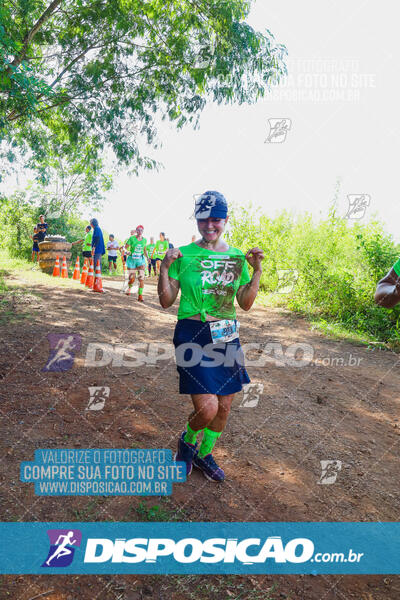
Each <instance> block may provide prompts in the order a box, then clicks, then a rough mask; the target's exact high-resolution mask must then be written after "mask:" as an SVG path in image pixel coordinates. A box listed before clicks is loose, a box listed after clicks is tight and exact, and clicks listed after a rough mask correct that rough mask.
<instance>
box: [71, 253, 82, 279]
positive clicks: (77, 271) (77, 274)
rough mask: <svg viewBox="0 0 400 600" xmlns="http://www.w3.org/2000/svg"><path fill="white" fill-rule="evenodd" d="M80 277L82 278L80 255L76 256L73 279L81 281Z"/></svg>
mask: <svg viewBox="0 0 400 600" xmlns="http://www.w3.org/2000/svg"><path fill="white" fill-rule="evenodd" d="M80 278H81V270H80V266H79V256H77V257H76V263H75V269H74V274H73V275H72V279H75V281H79V280H80Z"/></svg>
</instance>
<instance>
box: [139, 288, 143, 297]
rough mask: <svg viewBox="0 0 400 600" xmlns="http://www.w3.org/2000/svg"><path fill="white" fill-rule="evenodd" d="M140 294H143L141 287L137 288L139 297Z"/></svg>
mask: <svg viewBox="0 0 400 600" xmlns="http://www.w3.org/2000/svg"><path fill="white" fill-rule="evenodd" d="M142 294H143V288H142V287H140V288H139V296H141V295H142Z"/></svg>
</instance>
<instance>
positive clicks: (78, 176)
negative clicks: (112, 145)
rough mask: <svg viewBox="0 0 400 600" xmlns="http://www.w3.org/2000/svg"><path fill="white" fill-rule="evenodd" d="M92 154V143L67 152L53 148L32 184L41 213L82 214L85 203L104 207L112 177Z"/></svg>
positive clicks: (57, 214) (33, 193)
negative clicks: (105, 196)
mask: <svg viewBox="0 0 400 600" xmlns="http://www.w3.org/2000/svg"><path fill="white" fill-rule="evenodd" d="M92 154H93V148H91V147H90V146H89V147H88V146H83V147H81V146H79V147H76V146H73V147H72V150H71V149H70V151H69V152H66V153H63V152H61V153H60V152H57V151H56V149H54V148H53V149H52V152H51V153H50V154H49V156H48V157H47V159H46V161H45V163H41V164H40V166H39V165H38V169H37V178H36V181H35V182H34V183H31V185H30V192H31V194H30V195H31V198H32V199H33V200H35V201H36V204H37V205H38V206H39V207H40V212H43V213H44V214H46V215H53V216H55V217H56V218H60V217H62V216H63V215H72V214H76V213H78V214H79V212H80V210H81V209H82V208H83V207H84V206H90V207H91V209H92V210H94V211H96V209H98V208H99V207H100V205H101V204H102V201H103V200H104V192H106V191H108V190H109V189H111V187H112V177H111V175H108V174H107V173H105V172H104V169H103V163H102V161H101V159H99V158H97V159H96V158H94V157H93V155H92ZM39 167H40V168H39Z"/></svg>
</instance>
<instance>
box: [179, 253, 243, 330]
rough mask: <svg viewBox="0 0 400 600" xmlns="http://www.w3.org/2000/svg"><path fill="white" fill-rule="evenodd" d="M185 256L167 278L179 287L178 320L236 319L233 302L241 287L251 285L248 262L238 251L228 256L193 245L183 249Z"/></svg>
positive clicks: (227, 254)
mask: <svg viewBox="0 0 400 600" xmlns="http://www.w3.org/2000/svg"><path fill="white" fill-rule="evenodd" d="M179 250H180V251H181V252H182V254H183V256H182V257H181V258H178V259H177V260H175V261H174V262H173V263H172V265H171V266H170V267H169V270H168V275H169V277H172V278H173V279H177V280H178V281H179V283H180V289H181V298H180V303H179V310H178V319H188V318H189V317H193V316H194V315H198V314H200V315H201V320H202V321H205V320H206V314H208V315H210V316H212V317H216V318H218V319H235V318H236V310H235V307H234V300H235V296H236V292H237V291H238V288H239V286H240V285H245V284H246V283H248V282H249V281H250V275H249V269H248V266H247V261H246V258H245V256H244V254H243V252H242V251H241V250H239V249H238V248H232V247H229V248H228V250H227V251H226V252H215V250H206V249H205V248H201V247H200V246H198V245H197V244H195V243H194V242H193V243H192V244H189V245H188V246H181V247H180V248H179Z"/></svg>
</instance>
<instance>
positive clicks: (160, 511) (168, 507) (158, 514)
mask: <svg viewBox="0 0 400 600" xmlns="http://www.w3.org/2000/svg"><path fill="white" fill-rule="evenodd" d="M136 512H137V514H138V517H139V519H140V520H141V521H185V520H187V519H185V517H186V514H185V511H184V510H182V509H179V508H175V507H174V506H173V503H172V501H171V500H170V499H169V498H166V497H162V498H161V500H160V503H159V504H153V505H152V506H148V504H146V503H145V502H140V503H139V506H138V507H137V508H136Z"/></svg>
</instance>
